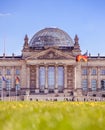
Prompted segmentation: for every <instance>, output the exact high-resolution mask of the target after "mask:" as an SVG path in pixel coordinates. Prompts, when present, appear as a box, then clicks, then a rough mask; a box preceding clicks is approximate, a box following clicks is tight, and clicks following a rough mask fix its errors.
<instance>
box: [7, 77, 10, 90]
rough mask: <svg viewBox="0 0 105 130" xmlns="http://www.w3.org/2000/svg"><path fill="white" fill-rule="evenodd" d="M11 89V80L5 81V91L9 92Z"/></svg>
mask: <svg viewBox="0 0 105 130" xmlns="http://www.w3.org/2000/svg"><path fill="white" fill-rule="evenodd" d="M10 89H11V80H10V79H7V82H6V90H10Z"/></svg>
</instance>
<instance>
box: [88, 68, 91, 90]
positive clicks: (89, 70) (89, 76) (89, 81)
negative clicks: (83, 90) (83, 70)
mask: <svg viewBox="0 0 105 130" xmlns="http://www.w3.org/2000/svg"><path fill="white" fill-rule="evenodd" d="M87 71H88V75H87V77H88V79H87V80H88V89H89V90H91V68H87Z"/></svg>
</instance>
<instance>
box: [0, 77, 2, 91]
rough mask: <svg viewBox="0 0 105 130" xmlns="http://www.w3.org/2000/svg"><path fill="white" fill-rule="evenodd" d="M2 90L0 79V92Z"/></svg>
mask: <svg viewBox="0 0 105 130" xmlns="http://www.w3.org/2000/svg"><path fill="white" fill-rule="evenodd" d="M1 90H2V79H0V91H1Z"/></svg>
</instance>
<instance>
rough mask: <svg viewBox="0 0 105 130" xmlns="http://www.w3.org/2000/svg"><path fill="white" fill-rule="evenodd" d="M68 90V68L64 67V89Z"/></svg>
mask: <svg viewBox="0 0 105 130" xmlns="http://www.w3.org/2000/svg"><path fill="white" fill-rule="evenodd" d="M66 88H67V66H66V65H65V66H64V89H66Z"/></svg>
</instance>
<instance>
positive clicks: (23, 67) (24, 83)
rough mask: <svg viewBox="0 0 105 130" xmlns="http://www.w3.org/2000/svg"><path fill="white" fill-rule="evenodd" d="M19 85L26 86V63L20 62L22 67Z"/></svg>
mask: <svg viewBox="0 0 105 130" xmlns="http://www.w3.org/2000/svg"><path fill="white" fill-rule="evenodd" d="M21 87H22V88H26V87H27V69H26V64H25V63H23V64H22V69H21Z"/></svg>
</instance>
